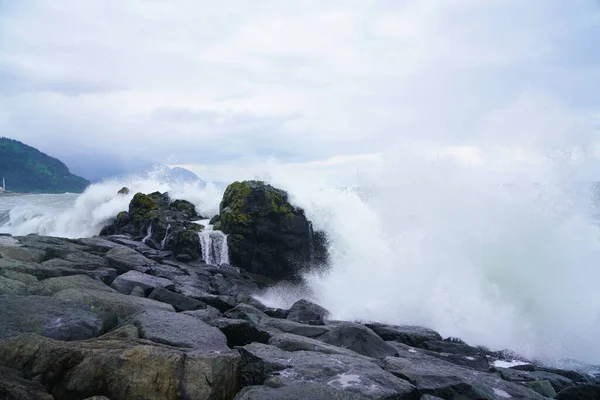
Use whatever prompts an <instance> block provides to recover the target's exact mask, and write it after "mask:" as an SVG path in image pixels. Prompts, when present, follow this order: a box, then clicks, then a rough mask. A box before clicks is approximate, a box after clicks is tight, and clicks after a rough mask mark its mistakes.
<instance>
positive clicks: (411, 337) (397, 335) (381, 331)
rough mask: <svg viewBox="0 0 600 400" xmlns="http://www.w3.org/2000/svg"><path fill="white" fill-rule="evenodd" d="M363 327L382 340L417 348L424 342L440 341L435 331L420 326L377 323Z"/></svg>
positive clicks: (440, 338)
mask: <svg viewBox="0 0 600 400" xmlns="http://www.w3.org/2000/svg"><path fill="white" fill-rule="evenodd" d="M365 326H366V327H368V328H370V329H371V330H372V331H373V332H375V333H376V334H378V335H379V336H380V337H381V338H382V339H383V340H394V341H396V342H400V343H404V344H407V345H409V346H419V345H421V344H422V343H424V342H428V341H432V340H442V336H441V335H440V334H439V333H437V332H436V331H434V330H431V329H427V328H423V327H420V326H410V325H403V326H397V325H385V324H379V323H368V324H365Z"/></svg>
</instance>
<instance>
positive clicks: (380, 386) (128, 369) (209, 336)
mask: <svg viewBox="0 0 600 400" xmlns="http://www.w3.org/2000/svg"><path fill="white" fill-rule="evenodd" d="M253 185H254V186H253ZM259 186H260V184H258V183H252V184H251V185H249V187H250V189H251V191H250V192H251V193H252V191H254V190H255V189H256V188H257V187H259ZM263 189H264V190H265V191H266V192H268V191H270V190H271V189H269V188H263ZM263 189H261V190H263ZM276 194H277V196H280V197H281V196H282V194H281V193H280V192H276ZM257 196H258V194H257ZM260 196H263V197H260ZM260 196H258V198H260V199H262V200H264V199H265V198H269V196H270V195H269V194H265V193H263V194H260ZM155 197H156V201H157V204H158V205H157V206H156V207H157V208H154V206H152V207H150V208H151V210H150V211H149V212H150V214H149V215H147V216H144V217H143V218H151V219H152V221H158V223H162V222H161V221H163V220H164V221H167V226H169V225H171V227H174V226H175V228H173V229H174V231H173V232H176V231H177V229H179V228H178V227H177V224H178V223H180V225H179V227H181V228H182V231H183V228H185V226H186V224H188V223H192V222H190V220H191V219H193V218H198V216H197V215H193V213H192V210H191V209H190V208H189V207H188V206H187V205H186V204H184V203H179V204H178V205H176V206H173V204H174V203H173V202H170V201H169V200H167V199H166V198H165V197H164V196H162V195H161V197H160V198H159V197H158V196H155ZM283 199H284V198H283V197H282V201H283ZM138 200H139V199H138ZM262 200H261V201H262ZM272 200H274V201H275V205H277V207H278V209H282V206H281V204H279V203H277V199H275V198H272ZM249 201H250V203H248V204H253V201H254V200H249ZM269 201H270V200H269ZM285 201H286V202H287V196H285ZM224 204H225V207H224V208H223V204H222V211H223V210H224V209H227V208H228V207H229V208H231V211H226V212H238V211H239V212H241V211H240V210H246V209H247V208H244V207H246V206H243V207H242V206H239V208H237V209H236V207H238V206H235V207H234V206H231V205H227V204H230V203H228V201H227V200H224ZM244 204H247V203H244ZM278 204H279V205H278ZM234 209H235V210H237V211H234ZM250 209H251V211H252V213H254V212H256V213H255V214H252V215H253V217H252V218H250V217H249V220H248V221H246V222H245V223H247V224H249V225H247V226H246V225H244V229H248V230H247V231H248V232H254V231H253V230H252V229H250V227H252V226H256V225H253V224H263V223H265V224H266V221H265V218H266V220H268V221H269V222H268V224H266V225H264V226H272V225H269V224H272V223H273V221H274V219H270V218H271V217H270V216H269V215H270V214H269V213H270V211H269V212H266V211H264V210H263V211H260V207H259V208H252V207H250ZM156 210H158V211H156ZM164 210H166V211H165V213H163V211H164ZM182 210H183V211H182ZM257 210H258V211H257ZM155 211H156V212H155ZM193 211H194V212H195V210H193ZM283 211H284V212H285V213H286V214H287V213H291V214H293V217H292V216H289V218H290V220H296V219H297V218H299V217H298V216H299V215H301V213H300V211H293V210H292V211H290V210H289V209H287V208H286V207H285V206H284V207H283ZM244 212H246V211H244ZM178 213H186V215H187V217H185V218H184V217H183V216H182V214H178ZM254 215H256V217H254ZM259 215H262V216H259ZM138 216H139V214H138V213H137V211H136V210H135V207H133V209H132V208H131V207H130V211H129V212H128V216H121V222H118V221H116V222H115V224H117V225H119V226H121V227H122V229H126V230H130V229H131V231H130V233H129V234H128V236H124V235H123V232H117V233H118V235H113V234H109V235H106V236H103V237H95V238H86V239H78V240H69V239H61V238H53V237H41V236H36V235H29V236H25V237H14V238H11V240H3V241H2V242H1V243H0V399H10V400H12V399H18V400H21V399H23V400H29V399H33V400H42V399H43V400H51V399H60V400H81V399H89V398H96V399H103V400H106V399H109V400H129V399H136V400H146V399H147V400H151V399H167V400H170V399H190V400H196V399H238V400H251V399H254V400H258V399H260V400H262V399H265V400H266V399H291V400H294V399H298V400H299V399H312V400H321V399H322V400H326V399H357V400H358V399H414V400H418V399H422V400H435V399H457V400H458V399H497V400H504V399H546V398H557V399H561V400H570V399H598V398H600V385H599V382H598V381H597V380H596V379H595V378H593V377H591V376H587V375H585V374H582V373H579V372H576V371H562V370H556V369H551V368H547V367H544V366H541V365H535V364H527V365H521V366H518V367H513V368H497V367H494V364H493V363H494V361H496V360H498V359H506V358H507V355H508V354H509V353H507V352H496V353H492V352H489V351H487V350H486V349H482V348H479V347H472V346H469V345H467V344H466V343H464V342H462V341H459V340H455V339H445V340H444V339H443V338H442V337H441V336H440V335H439V334H438V333H437V332H435V331H432V330H430V329H426V328H423V327H414V326H389V325H383V324H377V323H358V322H356V321H345V322H344V321H331V320H329V312H328V311H327V310H325V309H324V308H322V307H320V306H318V305H316V304H313V303H311V302H310V301H307V300H301V301H299V302H297V303H296V304H294V306H293V307H291V309H290V310H274V309H269V308H267V307H266V306H264V305H263V304H261V303H260V302H258V301H257V300H255V299H253V298H252V295H253V294H255V293H257V292H259V291H260V290H261V289H263V288H264V286H265V284H266V283H265V282H276V281H277V280H278V279H282V277H287V278H289V279H295V278H296V277H297V275H296V273H297V271H298V269H297V268H304V267H305V266H304V265H300V264H294V263H288V264H284V265H285V268H288V270H287V272H284V270H283V267H281V266H280V269H279V270H274V269H272V268H271V267H269V268H266V267H264V265H266V264H265V262H266V261H261V263H254V264H252V263H250V264H244V268H241V269H238V268H234V267H231V266H227V265H222V266H220V267H216V266H212V265H208V264H206V263H204V262H202V261H201V260H200V259H198V258H196V259H193V260H188V261H187V262H182V261H180V260H178V259H177V256H176V255H173V250H172V249H168V250H167V249H163V248H159V246H157V245H156V240H157V239H158V238H160V236H159V237H158V238H156V239H153V240H152V241H147V243H141V242H139V239H141V237H145V235H142V234H143V233H144V232H145V229H147V227H146V226H144V223H142V222H140V221H143V220H144V219H143V218H142V219H137V218H138ZM188 217H189V218H188ZM223 217H224V215H223V212H222V213H221V224H223V223H224V224H225V227H226V226H227V224H228V223H229V222H228V219H227V218H228V217H224V218H223ZM186 218H187V219H186ZM236 218H238V217H236ZM273 218H275V217H273ZM286 218H287V217H286ZM234 220H237V221H239V218H238V219H235V218H234ZM124 221H128V222H124ZM178 221H179V222H178ZM215 222H216V221H215ZM280 222H281V221H279V222H278V223H280ZM115 224H113V225H111V227H110V228H109V229H108V230H110V229H116V228H115ZM294 224H295V222H294ZM300 225H302V224H300ZM307 226H308V227H309V228H310V225H309V224H308V225H303V228H302V229H303V231H302V235H304V233H307V232H306V227H307ZM222 227H223V225H222ZM230 229H238V228H232V227H230ZM239 229H241V228H239ZM272 229H275V231H274V232H276V234H275V233H273V235H274V236H275V237H276V236H277V235H279V234H281V230H282V229H283V228H282V227H281V226H279V225H277V224H276V225H275V226H274V227H273V226H272ZM286 229H287V228H286ZM231 232H232V231H231ZM298 232H300V229H298ZM105 233H110V232H105ZM263 234H264V233H261V235H263ZM160 235H162V233H161V234H160ZM230 235H231V233H230ZM234 235H235V233H234ZM263 238H264V237H263V236H257V235H255V236H253V237H252V238H251V240H253V241H254V243H255V245H256V246H258V247H260V246H263V245H265V242H264V240H263ZM163 239H164V237H163V238H161V241H162V240H163ZM174 241H175V242H177V240H176V239H175V240H174ZM281 246H283V245H281ZM246 248H247V247H246V245H244V246H241V251H242V253H241V254H243V253H244V252H245V251H246V250H245V249H246ZM281 248H283V247H281ZM298 248H301V246H299V247H298ZM290 251H291V250H290ZM309 253H310V252H309ZM308 255H309V256H310V254H308ZM274 257H275V258H276V257H277V255H274ZM180 258H181V257H180ZM264 260H267V259H266V258H265V259H264ZM267 261H268V260H267ZM276 262H278V263H281V259H277V261H276ZM273 265H274V264H273ZM246 268H247V269H246ZM248 271H250V272H252V273H249V272H248ZM260 271H262V272H265V273H267V276H261V275H259V274H257V272H260ZM510 358H512V357H510Z"/></svg>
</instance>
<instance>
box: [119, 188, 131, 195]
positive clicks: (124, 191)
mask: <svg viewBox="0 0 600 400" xmlns="http://www.w3.org/2000/svg"><path fill="white" fill-rule="evenodd" d="M129 193H130V192H129V188H128V187H125V186H124V187H122V188H121V190H119V191H118V192H117V194H123V195H127V194H129Z"/></svg>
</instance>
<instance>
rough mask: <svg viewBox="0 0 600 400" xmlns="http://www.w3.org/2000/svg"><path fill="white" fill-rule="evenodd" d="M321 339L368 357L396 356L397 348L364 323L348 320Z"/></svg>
mask: <svg viewBox="0 0 600 400" xmlns="http://www.w3.org/2000/svg"><path fill="white" fill-rule="evenodd" d="M319 340H321V341H323V342H325V343H328V344H331V345H334V346H338V347H344V348H347V349H350V350H352V351H355V352H357V353H358V354H362V355H364V356H367V357H373V358H384V357H387V356H395V355H396V354H397V351H396V349H395V348H394V347H393V346H391V345H389V344H388V343H386V342H385V341H384V340H383V339H382V338H380V337H379V336H377V334H376V333H375V332H373V331H372V330H370V329H369V328H367V327H366V326H364V325H360V324H355V323H352V322H346V323H343V324H339V325H335V326H334V327H333V328H331V330H330V331H329V332H327V333H325V334H324V335H323V336H321V337H319Z"/></svg>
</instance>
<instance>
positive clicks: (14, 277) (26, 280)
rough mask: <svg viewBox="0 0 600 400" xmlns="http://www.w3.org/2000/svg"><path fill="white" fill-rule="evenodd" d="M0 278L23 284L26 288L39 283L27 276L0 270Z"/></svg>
mask: <svg viewBox="0 0 600 400" xmlns="http://www.w3.org/2000/svg"><path fill="white" fill-rule="evenodd" d="M0 276H3V277H5V278H8V279H12V280H13V281H19V282H22V283H24V284H25V285H26V286H32V285H36V284H38V283H39V281H38V279H37V278H36V277H35V276H33V275H29V274H23V273H21V272H16V271H11V270H3V269H0Z"/></svg>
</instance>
